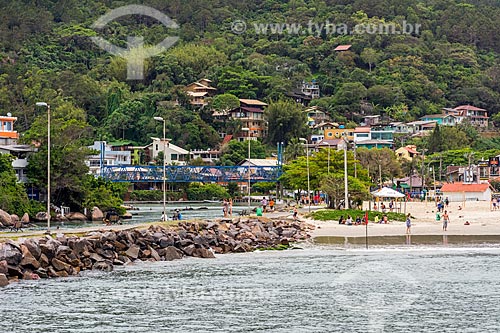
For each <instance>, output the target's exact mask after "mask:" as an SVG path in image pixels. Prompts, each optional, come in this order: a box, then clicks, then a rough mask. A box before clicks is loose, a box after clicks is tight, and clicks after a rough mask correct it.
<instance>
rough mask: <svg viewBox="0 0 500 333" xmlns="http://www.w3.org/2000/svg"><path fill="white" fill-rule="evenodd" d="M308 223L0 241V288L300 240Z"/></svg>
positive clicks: (239, 222)
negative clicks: (44, 279)
mask: <svg viewBox="0 0 500 333" xmlns="http://www.w3.org/2000/svg"><path fill="white" fill-rule="evenodd" d="M312 229H314V226H312V225H309V224H307V223H305V222H297V221H287V220H269V219H266V218H238V219H234V220H221V221H217V222H205V221H193V222H180V223H179V224H178V225H177V226H175V227H170V228H166V227H163V226H160V225H152V226H151V227H149V228H148V229H132V230H120V231H93V232H89V233H88V234H86V235H85V236H83V237H77V236H68V237H66V236H64V235H62V234H61V235H57V237H55V238H53V237H51V236H49V235H47V236H45V237H43V238H29V239H25V240H23V241H19V242H15V241H12V240H9V241H7V242H5V243H1V244H0V287H3V286H6V285H8V284H9V283H11V282H17V281H19V280H21V279H24V280H37V279H40V278H54V277H67V276H72V275H78V274H79V273H80V272H81V271H84V270H90V269H97V270H103V271H112V270H113V268H114V266H115V265H117V266H118V265H127V264H130V263H132V262H134V261H139V260H140V261H170V260H176V259H181V258H182V257H185V256H189V257H200V258H214V257H215V256H214V254H223V253H238V252H250V251H254V250H257V249H270V248H276V247H278V246H288V245H289V244H290V243H293V242H298V241H303V240H306V239H308V238H309V237H310V234H309V231H310V230H312Z"/></svg>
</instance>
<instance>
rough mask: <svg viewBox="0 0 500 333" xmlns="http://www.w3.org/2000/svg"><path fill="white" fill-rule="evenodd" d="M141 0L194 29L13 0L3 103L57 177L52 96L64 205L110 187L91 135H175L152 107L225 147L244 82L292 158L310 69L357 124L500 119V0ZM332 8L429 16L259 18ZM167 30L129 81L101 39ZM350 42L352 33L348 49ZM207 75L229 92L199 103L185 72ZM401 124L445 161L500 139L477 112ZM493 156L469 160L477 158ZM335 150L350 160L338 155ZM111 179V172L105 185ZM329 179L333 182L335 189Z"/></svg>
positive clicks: (182, 136) (192, 76) (315, 165)
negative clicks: (216, 114)
mask: <svg viewBox="0 0 500 333" xmlns="http://www.w3.org/2000/svg"><path fill="white" fill-rule="evenodd" d="M139 2H140V3H142V4H144V5H148V6H151V7H154V8H156V9H158V10H160V11H161V12H163V13H165V14H167V15H169V16H170V17H171V18H172V19H174V20H175V21H176V22H177V23H179V25H180V29H178V30H176V31H172V30H169V29H167V28H165V27H164V26H163V25H161V24H160V23H159V22H157V21H156V20H154V19H152V18H148V17H141V16H136V15H133V16H126V17H122V18H119V19H117V20H115V21H113V22H112V23H110V24H109V25H108V26H107V27H106V28H105V29H102V31H96V30H95V29H93V28H92V27H91V26H92V24H93V23H94V22H95V21H96V20H97V18H98V17H99V16H101V15H103V14H105V13H106V12H108V10H110V9H114V8H117V7H119V6H123V5H127V4H137V3H138V1H136V0H134V1H132V0H124V1H119V2H113V1H103V0H101V1H93V0H83V1H74V0H68V1H55V0H41V1H20V0H15V1H7V0H0V5H1V8H2V11H1V13H0V64H1V65H0V110H1V113H2V114H5V113H7V112H10V113H12V114H13V115H14V116H17V117H18V122H17V123H16V127H17V130H19V131H20V132H25V131H27V132H26V133H25V135H24V137H23V140H24V141H25V142H30V143H31V142H38V143H40V148H39V152H38V153H37V154H34V155H33V156H32V157H31V159H30V169H29V177H30V179H31V180H32V181H33V182H34V183H35V185H38V186H39V187H42V188H43V186H44V184H45V183H46V178H45V177H46V176H45V174H46V156H47V155H46V154H47V151H46V146H47V145H46V143H47V142H46V137H47V135H46V134H47V132H46V117H45V113H44V112H42V110H40V109H39V108H35V103H36V102H39V101H45V102H47V103H49V104H50V105H51V106H52V111H53V115H54V119H53V150H52V154H53V158H52V162H51V166H52V169H53V171H54V172H53V179H52V185H53V193H52V195H53V199H54V202H55V203H56V204H62V203H64V204H66V205H69V206H71V207H72V208H73V209H79V208H81V207H82V205H83V202H84V201H85V200H86V203H85V205H89V204H91V203H92V202H94V200H95V198H97V196H96V195H93V196H90V195H89V194H88V193H89V188H88V185H89V184H88V183H85V177H83V175H84V174H85V173H86V172H87V168H86V166H85V165H84V164H83V157H84V156H85V155H87V154H88V151H86V150H85V149H82V148H81V147H83V146H85V145H88V144H89V143H91V141H92V140H95V139H102V140H107V141H113V140H118V139H120V140H127V141H130V142H132V143H136V144H138V145H145V144H148V143H150V142H151V137H152V136H155V137H161V135H162V129H163V128H162V124H161V123H160V122H157V121H154V120H153V117H154V116H161V117H163V118H164V119H166V120H167V136H168V137H169V138H171V139H172V140H173V141H172V142H173V143H174V144H176V145H179V146H181V147H183V148H185V149H187V150H189V149H206V148H215V147H216V146H217V145H218V144H219V143H220V141H221V138H220V136H219V135H218V133H217V132H223V133H228V134H234V133H237V132H238V131H239V130H240V129H241V123H240V122H239V121H228V122H226V123H219V122H217V121H216V120H215V119H213V117H212V116H211V112H212V111H214V110H217V111H222V112H227V111H228V110H229V109H231V108H232V107H234V106H237V105H238V101H237V97H238V98H257V99H261V100H264V101H266V102H267V103H269V105H270V106H269V109H268V110H267V111H266V120H267V121H268V122H269V125H270V128H269V137H268V140H267V142H266V143H269V144H270V145H271V147H274V144H275V143H276V142H281V141H283V142H285V145H286V147H287V148H286V155H287V156H286V157H287V158H286V159H287V161H291V160H293V159H295V158H296V157H298V156H301V155H303V148H302V147H301V146H300V143H299V142H298V141H297V140H296V139H294V137H296V136H301V135H303V134H304V132H305V129H304V127H303V124H301V123H300V122H301V121H302V120H303V114H300V111H301V110H300V107H298V106H296V105H294V103H291V102H290V101H288V100H287V93H289V92H290V91H292V90H293V89H295V88H297V87H298V86H299V85H300V84H301V82H302V81H310V80H312V79H315V80H316V81H317V82H318V84H319V85H320V89H321V98H319V99H315V100H313V101H312V102H311V105H317V106H320V107H322V108H323V109H324V110H325V111H326V112H327V113H328V114H329V115H330V116H331V117H332V118H333V119H334V120H335V121H342V122H346V123H348V125H349V126H351V125H353V121H359V120H360V119H361V116H362V115H363V114H381V115H385V116H390V117H391V118H393V119H395V120H400V121H409V120H415V119H418V118H419V117H420V116H422V115H425V114H434V113H438V112H439V111H440V109H441V108H442V107H454V106H456V105H459V104H473V105H475V106H477V107H482V108H485V109H487V110H488V111H489V112H490V115H491V116H492V120H493V121H494V122H495V123H500V116H498V114H499V113H498V112H499V111H500V57H499V53H500V39H499V38H498V36H499V35H500V25H498V22H499V21H500V5H499V4H498V1H493V0H484V1H478V0H465V1H461V0H430V1H423V0H417V1H410V0H358V1H347V0H291V1H276V0H269V1H260V0H258V1H236V0H217V1H200V0H193V1H189V2H183V1H180V0H173V1H159V0H145V1H139ZM237 19H244V20H245V21H246V23H247V28H248V29H247V31H245V32H243V33H241V34H235V33H233V32H232V31H231V23H232V22H233V21H235V20H237ZM327 21H328V22H331V23H336V24H341V23H345V24H346V25H347V27H348V28H349V29H352V28H353V27H354V26H355V25H360V24H379V23H393V24H394V25H395V26H396V27H398V28H401V27H402V24H403V23H402V22H403V21H407V22H408V23H410V24H420V25H421V26H420V31H419V32H418V33H413V34H369V33H365V34H331V33H327V32H326V31H325V30H324V29H323V30H322V31H318V30H316V31H314V29H313V30H308V29H303V30H302V31H301V32H300V33H298V34H296V33H290V32H284V33H280V34H278V33H272V32H270V31H268V33H262V32H260V33H259V31H257V30H258V28H259V27H258V26H256V24H267V23H278V24H279V23H285V22H288V23H296V24H301V25H302V27H303V28H306V27H307V26H308V23H309V22H312V23H314V24H324V23H326V22H327ZM168 35H170V36H172V35H178V36H179V37H180V40H179V42H178V43H177V44H176V45H175V46H174V47H172V48H170V49H168V50H167V51H166V52H164V53H162V54H160V55H158V56H155V57H153V58H151V59H148V60H147V61H146V66H145V78H144V80H126V62H125V60H124V59H122V58H119V57H115V56H113V55H111V54H109V53H107V52H106V51H104V50H101V49H100V48H98V47H97V46H96V45H94V44H93V43H92V41H91V40H90V37H92V36H102V37H104V38H105V39H107V40H108V41H110V42H111V43H114V44H116V45H120V46H122V47H125V46H126V40H127V36H143V37H144V41H145V44H147V45H154V44H156V43H158V42H160V41H161V40H163V38H165V37H166V36H168ZM339 44H352V47H351V49H350V50H348V51H343V52H336V51H334V49H335V47H336V46H338V45H339ZM202 77H206V78H208V79H210V80H212V82H213V85H214V86H215V87H217V92H218V93H219V94H223V95H221V97H215V98H213V100H212V101H210V102H209V104H208V105H207V106H206V107H204V108H201V109H197V108H194V107H193V106H191V105H190V104H189V99H188V97H187V95H186V93H185V91H184V90H183V87H184V86H185V85H187V84H189V83H191V82H193V81H196V80H198V79H200V78H202ZM399 139H400V141H399V142H400V143H401V144H403V143H404V144H408V143H416V144H418V145H419V147H422V146H423V147H426V148H427V149H428V154H429V155H431V156H432V157H431V158H432V159H433V161H435V160H436V156H437V155H435V154H440V155H439V160H440V162H442V164H440V165H444V166H446V165H448V164H445V162H444V160H446V161H448V160H450V161H452V160H453V161H454V162H453V163H457V162H458V161H459V160H461V161H463V160H464V158H463V157H460V156H455V157H452V156H451V155H453V153H450V156H449V157H450V158H449V159H448V158H445V157H444V156H446V154H447V151H448V150H453V151H457V152H459V153H457V154H458V155H460V154H462V155H463V153H460V152H461V151H462V150H464V149H469V148H473V149H475V150H481V151H482V152H481V154H484V155H486V151H487V150H489V149H495V148H496V147H498V143H499V140H498V138H488V137H483V136H480V135H478V133H477V131H475V130H474V129H472V128H471V127H470V126H467V124H464V125H463V126H460V127H458V128H444V127H442V128H439V129H438V128H436V131H435V133H433V135H432V136H430V137H428V138H423V139H422V138H410V137H402V138H399ZM251 144H252V158H262V157H264V156H266V147H265V146H264V145H263V144H262V143H261V142H252V143H251ZM223 152H224V155H223V157H222V159H221V161H220V164H221V165H235V164H237V163H240V162H241V161H242V160H243V159H245V158H246V157H247V155H248V154H247V147H246V145H245V143H238V142H234V143H233V142H231V143H230V144H229V145H228V146H227V147H223ZM491 152H492V150H490V151H489V152H488V153H491ZM384 154H385V153H380V156H379V157H380V158H379V159H375V160H376V161H380V162H381V161H383V163H385V164H383V165H382V164H381V163H377V168H378V167H379V165H380V169H381V170H382V172H381V173H382V177H381V178H382V180H384V179H388V178H389V176H391V175H394V174H397V173H399V172H401V173H403V174H405V173H406V171H404V170H401V171H398V170H397V167H395V166H393V165H392V160H391V159H389V158H387V156H386V155H384ZM317 155H321V154H320V153H319V154H317ZM479 155H480V154H479V153H478V154H476V155H474V157H473V158H471V157H470V156H468V157H467V158H465V160H466V161H467V162H469V161H470V160H474V159H477V158H479ZM364 157H366V161H370V160H372V159H371V158H372V157H370V156H364ZM364 157H363V156H360V157H359V159H360V161H361V163H360V164H363V165H364V168H361V165H360V168H359V171H358V179H360V181H361V182H369V181H370V180H373V181H376V180H377V179H378V178H379V176H377V170H374V169H373V168H370V170H369V174H368V172H367V171H368V170H367V169H368V165H369V163H371V162H367V164H365V163H364V160H363V158H364ZM486 157H488V156H486ZM349 158H350V159H351V160H352V157H351V156H350V157H349ZM320 161H323V162H321V163H323V165H322V166H321V167H320V166H319V165H320ZM325 161H326V159H325V156H322V157H321V158H320V157H318V158H317V159H316V160H315V159H311V171H312V172H311V174H312V175H313V176H312V179H311V185H312V186H311V187H312V188H315V189H317V188H320V185H322V184H321V183H320V182H321V180H322V179H323V178H322V177H324V176H325V174H326V172H325V166H324V162H325ZM335 161H336V162H335V163H341V162H340V161H341V159H340V156H339V157H338V158H335ZM386 162H387V163H386ZM433 163H434V162H433ZM450 163H451V162H450ZM352 164H353V163H352V162H350V165H351V166H352ZM351 166H350V167H349V176H350V177H352V176H353V172H352V167H351ZM386 166H387V168H386ZM408 167H409V168H410V169H411V168H413V167H414V166H408ZM339 168H341V167H340V166H339V167H335V169H334V170H336V171H332V173H333V174H336V173H338V170H340V169H339ZM443 168H444V167H443ZM293 169H297V170H299V169H300V170H304V169H305V158H303V157H300V158H299V159H298V160H297V161H296V162H295V164H293V165H292V168H291V169H289V171H290V173H289V175H286V176H285V178H284V181H285V182H286V183H287V184H289V185H290V186H291V187H294V188H303V187H304V184H305V183H306V182H305V178H304V177H305V175H304V173H303V172H300V174H299V173H294V172H293ZM364 169H366V171H364ZM403 169H404V167H403ZM94 185H95V184H94ZM92 186H93V185H92ZM102 186H105V185H98V186H97V187H95V188H94V189H102ZM105 187H106V186H105ZM106 188H107V187H106ZM108 190H109V188H108V189H107V190H106V191H108ZM331 191H332V193H334V192H335V189H333V188H331ZM361 196H362V194H360V197H361ZM101 199H103V200H105V199H104V198H101ZM111 204H112V205H114V204H115V202H114V201H113V202H110V203H109V205H111Z"/></svg>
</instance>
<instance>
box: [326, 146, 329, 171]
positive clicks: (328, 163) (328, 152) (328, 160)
mask: <svg viewBox="0 0 500 333" xmlns="http://www.w3.org/2000/svg"><path fill="white" fill-rule="evenodd" d="M326 144H327V145H328V174H330V143H329V142H327V143H326Z"/></svg>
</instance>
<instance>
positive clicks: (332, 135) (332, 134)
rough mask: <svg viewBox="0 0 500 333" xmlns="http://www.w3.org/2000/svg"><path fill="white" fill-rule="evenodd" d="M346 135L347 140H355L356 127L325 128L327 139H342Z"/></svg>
mask: <svg viewBox="0 0 500 333" xmlns="http://www.w3.org/2000/svg"><path fill="white" fill-rule="evenodd" d="M343 136H345V137H346V138H347V140H349V141H353V140H354V129H353V128H330V129H325V140H331V139H340V138H341V137H343Z"/></svg>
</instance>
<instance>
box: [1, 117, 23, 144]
mask: <svg viewBox="0 0 500 333" xmlns="http://www.w3.org/2000/svg"><path fill="white" fill-rule="evenodd" d="M16 120H17V118H16V117H12V116H11V115H10V114H8V115H7V116H0V145H14V144H16V143H17V139H19V133H17V131H14V123H15V122H16Z"/></svg>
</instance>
